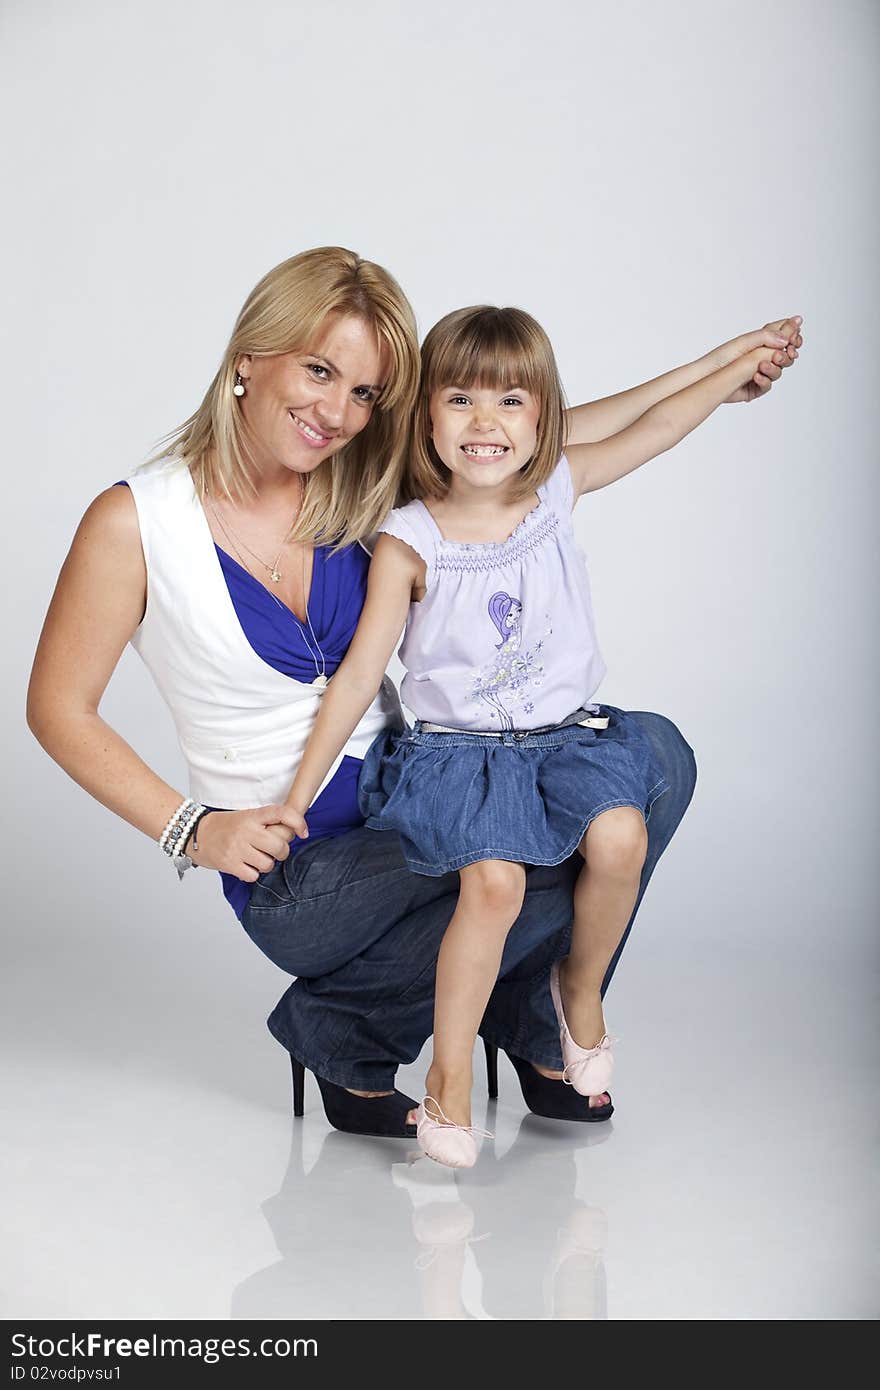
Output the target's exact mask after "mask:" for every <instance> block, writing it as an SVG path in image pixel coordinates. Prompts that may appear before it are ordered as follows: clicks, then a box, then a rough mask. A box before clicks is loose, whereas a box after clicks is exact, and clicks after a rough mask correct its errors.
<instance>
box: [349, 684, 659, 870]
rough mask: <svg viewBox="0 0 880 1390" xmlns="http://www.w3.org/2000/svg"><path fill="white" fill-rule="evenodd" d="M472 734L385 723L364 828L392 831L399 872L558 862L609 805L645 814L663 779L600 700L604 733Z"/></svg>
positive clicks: (369, 781)
mask: <svg viewBox="0 0 880 1390" xmlns="http://www.w3.org/2000/svg"><path fill="white" fill-rule="evenodd" d="M594 712H595V706H593V707H592V710H591V711H586V710H584V711H580V710H579V711H578V712H577V714H576V715H572V716H571V717H570V720H569V721H566V722H565V723H562V724H559V725H557V726H555V727H554V728H551V729H548V730H541V731H535V732H529V731H528V730H523V731H522V732H511V733H504V734H499V735H481V734H472V733H465V732H456V733H428V732H426V731H425V730H423V729H422V727H421V723H420V721H416V724H415V726H414V728H412V729H405V730H404V731H403V732H402V733H401V732H399V731H394V730H392V729H386V730H384V731H383V732H382V733H381V734H380V735H379V737H378V738H377V739H376V740H375V741H374V743H373V744H372V745H371V747H370V748H369V750H368V752H367V755H366V757H365V759H364V763H363V767H362V769H361V774H360V783H359V788H358V796H359V801H360V810H361V814H362V815H363V816H364V818H365V821H366V824H367V826H368V827H369V828H370V829H371V830H396V831H397V833H398V835H399V836H400V842H401V846H402V848H403V853H404V855H405V857H406V862H407V864H408V865H409V867H410V869H412V870H413V872H414V873H417V874H429V875H431V876H439V875H440V874H446V873H450V872H454V871H455V870H457V869H462V868H464V867H465V865H466V864H476V863H477V862H479V861H480V860H483V859H509V860H513V861H514V862H515V863H518V864H561V863H562V861H563V860H565V859H568V857H569V856H570V855H571V854H573V853H574V851H575V849H576V848H577V846H578V845H579V844H580V841H581V840H582V839H583V836H584V834H585V832H586V829H587V827H588V825H589V824H590V821H591V820H593V818H594V817H595V816H597V815H599V814H600V813H601V812H602V811H608V810H610V809H611V808H612V807H613V806H635V807H636V808H637V809H638V810H639V811H641V812H642V814H643V816H644V817H645V819H646V820H647V819H648V816H649V814H650V810H651V806H652V805H653V803H654V802H655V801H656V800H657V797H658V796H660V794H661V793H662V792H664V791H666V790H667V788H668V786H669V784H668V782H667V781H666V779H665V777H664V776H663V772H662V769H661V768H660V767H659V766H658V765H657V763H656V762H655V760H654V756H653V753H652V750H651V745H650V743H649V741H648V739H647V737H646V735H645V734H644V733H643V731H642V729H641V728H640V726H639V724H638V721H637V720H635V719H633V718H632V716H631V715H629V714H627V713H626V711H625V710H622V709H617V708H616V707H615V706H614V705H602V706H600V714H602V715H607V716H608V721H609V722H608V727H607V729H588V728H583V727H582V726H581V725H579V724H577V723H576V722H571V721H574V720H576V719H577V718H578V717H584V718H586V717H587V715H588V713H594Z"/></svg>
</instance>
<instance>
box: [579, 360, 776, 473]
mask: <svg viewBox="0 0 880 1390" xmlns="http://www.w3.org/2000/svg"><path fill="white" fill-rule="evenodd" d="M763 352H764V349H763V348H756V349H754V350H753V351H752V352H751V353H747V354H746V355H745V356H744V357H738V358H736V359H735V360H734V361H733V362H731V363H730V364H729V365H728V366H726V367H721V368H719V370H718V371H715V372H712V374H711V375H710V376H707V377H703V378H702V379H701V380H700V381H697V382H694V383H693V384H692V385H690V386H686V387H685V388H684V389H683V390H681V391H676V392H675V394H674V395H672V396H668V397H666V399H665V400H662V401H660V402H658V403H657V404H656V405H652V406H651V407H650V409H648V410H646V411H645V413H644V415H642V416H641V417H640V418H639V419H638V420H636V421H635V423H634V424H632V425H629V426H627V428H626V429H623V430H620V431H619V432H618V433H617V434H614V435H612V436H611V437H610V438H609V439H603V440H601V441H600V442H599V443H596V444H575V445H574V446H573V447H572V448H569V449H567V450H566V454H567V457H568V461H569V465H570V467H571V475H572V482H573V484H574V492H575V497H580V496H581V495H582V494H583V493H585V492H595V491H596V490H597V489H598V488H602V487H607V486H608V484H609V483H613V482H616V481H617V479H618V478H623V477H625V476H626V474H627V473H632V472H633V470H634V469H636V468H639V467H640V466H641V465H642V464H643V463H647V461H648V460H649V459H652V458H656V457H657V455H658V454H663V453H666V451H667V450H668V449H672V448H674V446H675V445H676V444H678V443H679V441H680V440H682V439H684V437H685V435H687V434H690V432H691V430H693V429H695V428H696V427H697V425H699V424H701V423H702V421H703V420H705V419H706V418H707V416H709V415H711V414H712V412H713V410H716V409H717V407H718V406H719V405H721V404H722V402H724V401H725V400H727V398H728V397H729V396H730V394H731V392H732V391H735V390H737V389H738V388H739V386H741V385H742V384H743V383H744V382H747V381H750V380H751V378H752V376H753V374H754V371H755V368H756V367H757V365H758V363H759V361H760V359H761V356H762V354H763Z"/></svg>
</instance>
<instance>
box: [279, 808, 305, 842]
mask: <svg viewBox="0 0 880 1390" xmlns="http://www.w3.org/2000/svg"><path fill="white" fill-rule="evenodd" d="M281 809H282V811H283V812H284V824H285V825H289V826H290V828H291V830H292V831H293V833H294V835H296V837H297V839H300V840H307V839H308V838H309V827H308V825H307V824H306V820H305V815H304V814H303V812H302V811H300V810H299V809H298V808H297V807H296V806H292V805H291V804H290V802H289V801H288V803H287V805H286V806H282V808H281Z"/></svg>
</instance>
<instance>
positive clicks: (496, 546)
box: [419, 492, 547, 550]
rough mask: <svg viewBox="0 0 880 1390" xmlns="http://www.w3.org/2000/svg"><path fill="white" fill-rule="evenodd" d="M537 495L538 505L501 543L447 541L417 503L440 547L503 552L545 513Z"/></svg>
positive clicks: (545, 504)
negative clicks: (531, 523) (533, 519)
mask: <svg viewBox="0 0 880 1390" xmlns="http://www.w3.org/2000/svg"><path fill="white" fill-rule="evenodd" d="M537 495H538V505H537V506H536V507H532V509H531V511H528V512H526V514H525V516H524V517H523V518H522V519H521V520H520V521H518V522H517V524H516V526H514V528H513V530H512V531H511V533H510V535H509V536H508V537H507V539H506V540H503V541H450V540H447V539H446V537H445V536H444V534H443V532H442V531H441V530H440V527H439V526H438V525H437V522H436V520H435V519H434V517H433V516H432V514H431V511H430V509H429V508H428V507H426V506H425V503H424V502H422V501H419V506H420V507H422V508H423V509H424V512H425V515H426V516H427V518H428V522H429V524H430V526H431V527H432V528H433V530H434V532H435V534H436V537H437V540H438V541H439V543H440V545H442V546H446V547H447V548H448V549H450V550H503V549H504V548H505V546H508V545H511V544H512V542H513V541H516V540H518V539H519V538H520V536H521V535H522V533H523V531H525V530H527V529H528V526H529V523H530V522H531V521H532V518H533V517H537V516H539V515H542V514H543V513H544V512H546V511H547V502H546V499H545V498H543V497H542V496H541V493H540V492H538V494H537Z"/></svg>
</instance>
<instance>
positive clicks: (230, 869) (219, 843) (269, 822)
mask: <svg viewBox="0 0 880 1390" xmlns="http://www.w3.org/2000/svg"><path fill="white" fill-rule="evenodd" d="M296 819H297V820H298V821H299V823H300V824H303V825H304V824H305V822H304V821H303V819H302V817H301V816H299V817H296ZM294 820H295V817H294V815H293V813H292V812H291V810H290V807H288V806H258V807H255V808H254V809H253V810H248V811H210V812H209V813H208V815H206V816H204V817H203V818H202V820H201V822H200V823H199V825H198V828H197V830H196V835H195V838H196V840H197V841H198V846H199V847H198V849H197V850H196V849H193V843H192V840H190V842H189V844H188V845H187V849H186V853H187V854H188V855H189V857H190V859H191V860H192V861H193V863H194V864H199V865H201V867H202V868H204V869H221V870H222V871H223V872H224V873H227V874H234V875H235V877H236V878H241V879H244V881H245V883H256V881H257V879H258V878H259V876H260V874H264V873H266V872H267V870H268V869H271V868H272V866H273V865H274V864H275V862H276V861H277V860H282V859H286V858H287V856H288V854H289V853H290V839H291V835H299V833H300V831H299V830H298V829H297V825H296V824H295V823H294ZM288 831H289V832H291V833H290V834H288ZM306 833H308V832H306Z"/></svg>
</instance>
